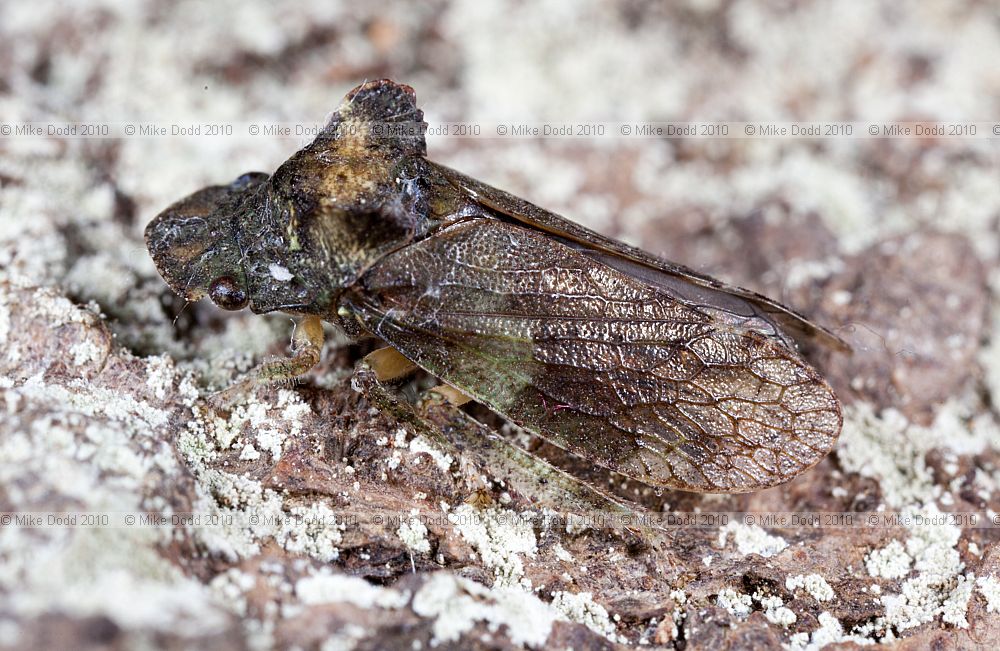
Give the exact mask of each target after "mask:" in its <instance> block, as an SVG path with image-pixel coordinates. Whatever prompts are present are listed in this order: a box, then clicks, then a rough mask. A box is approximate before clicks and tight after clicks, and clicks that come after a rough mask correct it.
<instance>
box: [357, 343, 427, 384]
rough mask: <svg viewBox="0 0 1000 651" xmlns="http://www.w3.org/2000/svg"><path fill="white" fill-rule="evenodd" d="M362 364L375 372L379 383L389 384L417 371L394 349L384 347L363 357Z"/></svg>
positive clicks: (414, 366) (411, 363)
mask: <svg viewBox="0 0 1000 651" xmlns="http://www.w3.org/2000/svg"><path fill="white" fill-rule="evenodd" d="M363 361H364V363H365V364H367V365H368V366H369V368H371V369H372V370H373V371H375V377H376V378H377V379H378V381H379V382H389V381H391V380H396V379H398V378H401V377H403V376H404V375H406V374H407V373H412V372H413V371H415V370H417V365H416V364H414V363H413V362H411V361H410V360H408V359H406V358H405V357H403V355H402V353H400V352H399V351H398V350H396V349H395V348H390V347H388V346H386V347H385V348H379V349H378V350H375V351H372V352H370V353H368V354H367V355H365V358H364V360H363Z"/></svg>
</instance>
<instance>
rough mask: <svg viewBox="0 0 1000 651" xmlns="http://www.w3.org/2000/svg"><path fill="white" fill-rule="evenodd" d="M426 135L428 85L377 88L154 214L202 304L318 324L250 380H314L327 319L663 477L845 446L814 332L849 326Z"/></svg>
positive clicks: (605, 456) (697, 487)
mask: <svg viewBox="0 0 1000 651" xmlns="http://www.w3.org/2000/svg"><path fill="white" fill-rule="evenodd" d="M425 128H426V125H425V123H424V122H423V113H422V112H421V111H420V110H419V109H418V108H417V106H416V98H415V95H414V92H413V90H412V89H411V88H409V87H408V86H403V85H398V84H395V83H393V82H391V81H387V80H381V81H374V82H369V83H366V84H364V85H362V86H359V87H358V88H356V89H354V90H353V91H351V92H350V93H349V94H348V95H347V97H346V99H345V100H344V102H343V104H342V105H341V106H340V108H339V109H338V111H337V112H336V113H335V114H334V115H333V117H332V119H331V120H330V122H329V124H328V125H327V126H326V127H325V130H324V131H323V133H322V134H321V135H320V136H319V137H317V138H316V140H315V141H314V142H312V143H311V144H309V145H308V146H306V147H305V148H304V149H302V150H301V151H299V152H297V153H296V154H295V155H294V156H292V157H291V158H290V159H289V160H287V161H286V162H285V163H284V164H282V165H281V166H280V167H279V168H278V170H277V171H276V172H275V173H274V174H272V175H270V176H268V175H267V174H261V173H251V174H246V175H244V176H241V177H240V178H239V179H237V180H236V181H234V182H233V183H231V184H229V185H227V186H213V187H209V188H205V189H203V190H201V191H199V192H196V193H194V194H193V195H191V196H189V197H187V198H186V199H183V200H181V201H179V202H178V203H176V204H174V205H172V206H170V207H169V208H168V209H167V210H165V211H164V212H163V213H162V214H161V215H159V216H158V217H157V218H156V219H155V220H153V222H152V223H150V225H149V226H148V228H147V230H146V241H147V244H148V247H149V250H150V253H151V254H152V256H153V259H154V260H155V262H156V265H157V268H158V269H159V271H160V274H161V275H162V276H163V278H164V279H165V280H166V281H167V283H168V284H169V285H170V287H171V288H172V289H173V290H174V291H176V292H178V293H180V294H182V295H183V296H184V297H185V298H187V299H188V300H192V301H194V300H198V299H200V298H202V297H203V296H205V295H208V296H209V297H210V298H211V299H212V300H213V301H214V302H215V303H216V304H217V305H218V306H219V307H222V308H223V309H227V310H235V309H242V308H244V307H247V306H249V307H250V308H251V309H252V310H253V311H254V312H257V313H263V312H270V311H274V310H282V311H285V312H288V313H291V314H292V315H295V316H297V317H299V319H300V321H299V324H298V327H297V328H296V335H295V343H296V348H297V352H296V354H295V356H294V357H293V358H291V359H288V360H282V361H279V362H272V363H269V364H265V365H264V366H262V367H261V368H260V369H258V370H257V371H256V372H255V373H254V375H253V376H252V378H251V380H249V382H262V381H263V382H266V381H271V380H276V379H287V378H291V377H295V376H298V375H300V374H302V373H305V372H306V371H308V370H309V369H310V368H311V367H312V366H313V365H315V364H316V363H317V361H318V359H319V353H320V348H321V346H322V341H323V331H322V326H321V320H327V321H334V322H339V323H340V324H341V325H342V326H343V327H344V329H345V330H346V331H347V332H349V333H353V334H355V335H359V336H360V335H371V336H375V337H378V338H380V339H382V340H383V341H385V342H386V343H387V344H388V345H389V346H390V347H391V351H388V352H386V351H382V352H379V353H376V354H375V357H374V358H373V363H374V361H376V360H377V361H378V367H379V368H378V369H377V370H378V372H379V375H380V377H382V378H391V377H394V376H398V375H401V374H402V373H404V372H405V371H407V370H408V369H410V368H412V367H413V366H414V365H415V366H418V367H420V368H423V369H425V370H426V371H428V372H430V373H431V374H433V375H435V376H437V377H438V378H440V379H441V380H442V381H443V382H445V383H446V384H447V385H448V386H449V387H450V388H449V389H447V390H446V393H449V394H450V395H451V396H452V397H453V399H455V401H456V402H461V401H462V400H464V399H466V398H471V399H474V400H477V401H479V402H481V403H482V404H484V405H486V406H488V407H489V408H490V409H492V410H493V411H495V412H496V413H498V414H500V415H502V416H504V417H505V418H507V419H509V420H510V421H513V422H514V423H516V424H518V425H520V426H521V427H523V428H524V429H526V430H528V431H530V432H532V433H534V434H537V435H538V436H541V437H542V438H544V439H546V440H548V441H550V442H552V443H554V444H555V445H557V446H559V447H561V448H564V449H566V450H568V451H570V452H572V453H574V454H577V455H579V456H581V457H584V458H586V459H589V460H591V461H593V462H594V463H596V464H599V465H601V466H603V467H605V468H608V469H611V470H614V471H617V472H620V473H622V474H624V475H627V476H629V477H632V478H634V479H637V480H640V481H642V482H645V483H647V484H651V485H654V486H662V487H669V488H676V489H682V490H689V491H700V492H744V491H752V490H758V489H761V488H765V487H768V486H773V485H775V484H779V483H782V482H785V481H788V480H789V479H791V478H793V477H795V476H796V475H798V474H799V473H801V472H803V471H805V470H806V469H808V468H809V467H811V466H812V465H814V464H815V463H817V462H818V461H819V460H820V459H822V458H823V456H824V455H826V453H827V452H828V451H829V450H830V448H831V447H832V446H833V444H834V442H835V441H836V439H837V436H838V435H839V433H840V429H841V424H842V416H841V409H840V404H839V402H838V401H837V398H836V396H835V395H834V393H833V391H832V390H831V389H830V387H829V385H828V384H827V383H826V382H825V381H824V379H823V378H822V377H821V376H820V375H819V373H817V372H816V370H815V369H813V368H812V367H811V366H810V365H809V364H807V363H806V362H805V361H804V360H803V359H802V357H801V356H800V354H799V353H798V351H797V348H796V343H795V341H796V340H803V339H811V340H814V341H818V342H821V343H823V344H827V345H831V346H833V347H836V348H844V347H845V346H844V344H843V343H842V342H841V341H840V340H839V339H838V338H837V337H836V336H834V335H833V334H831V333H830V332H828V331H827V330H825V329H823V328H821V327H819V326H817V325H814V324H812V323H810V322H809V321H808V320H806V319H805V318H804V317H802V316H800V315H798V314H797V313H795V312H793V311H792V310H790V309H788V308H786V307H784V306H782V305H780V304H778V303H776V302H775V301H772V300H771V299H768V298H766V297H764V296H761V295H759V294H755V293H753V292H750V291H747V290H744V289H740V288H737V287H732V286H729V285H726V284H724V283H721V282H719V281H717V280H714V279H712V278H709V277H707V276H703V275H701V274H698V273H696V272H694V271H692V270H690V269H688V268H686V267H682V266H680V265H677V264H674V263H672V262H668V261H665V260H661V259H659V258H657V257H655V256H652V255H650V254H648V253H645V252H643V251H641V250H639V249H635V248H632V247H629V246H627V245H625V244H622V243H620V242H617V241H615V240H611V239H609V238H606V237H603V236H601V235H599V234H597V233H595V232H593V231H590V230H588V229H586V228H583V227H582V226H578V225H577V224H574V223H573V222H570V221H567V220H566V219H563V218H562V217H560V216H558V215H555V214H553V213H550V212H548V211H546V210H543V209H542V208H539V207H537V206H535V205H532V204H531V203H529V202H527V201H525V200H523V199H519V198H517V197H515V196H513V195H510V194H508V193H506V192H503V191H501V190H498V189H496V188H493V187H490V186H488V185H486V184H483V183H480V182H479V181H476V180H475V179H472V178H469V177H468V176H465V175H463V174H461V173H459V172H456V171H454V170H452V169H449V168H447V167H444V166H442V165H438V164H436V163H433V162H431V161H429V160H427V159H426V158H425V153H426V149H425V142H424V135H423V134H424V129H425ZM245 387H246V383H244V385H243V388H245Z"/></svg>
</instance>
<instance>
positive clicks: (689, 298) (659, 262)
mask: <svg viewBox="0 0 1000 651" xmlns="http://www.w3.org/2000/svg"><path fill="white" fill-rule="evenodd" d="M429 165H431V166H432V167H434V168H435V169H436V170H437V171H438V173H439V174H440V175H441V176H442V177H443V178H446V179H448V180H449V181H450V182H451V183H452V185H454V186H455V187H456V188H458V190H459V191H461V192H462V193H464V194H465V195H466V196H468V197H469V198H470V199H472V200H473V201H475V202H477V203H479V204H480V205H481V206H483V207H484V208H487V209H489V210H491V211H494V212H495V213H498V214H500V215H503V216H506V217H508V218H510V219H513V220H515V221H517V222H520V223H522V224H524V225H526V226H529V227H531V228H534V229H538V230H541V231H544V232H546V233H548V234H550V235H553V236H555V237H559V238H562V239H564V240H565V241H566V242H567V243H570V244H571V245H572V246H575V247H577V248H581V249H582V250H585V251H586V252H587V254H588V255H591V256H593V257H595V258H597V259H600V260H601V261H602V262H603V263H604V264H608V265H610V266H614V267H617V268H619V269H621V268H623V267H624V268H627V269H625V272H626V273H628V274H630V275H639V276H644V277H645V278H646V279H647V281H649V282H651V283H653V284H657V285H659V286H660V287H661V288H662V289H663V290H664V291H666V292H667V293H670V294H672V295H673V296H674V297H676V298H678V299H679V300H681V301H683V302H686V303H688V304H689V305H692V306H695V307H699V308H701V309H705V308H708V309H712V306H723V307H724V309H726V310H727V311H729V312H731V313H732V314H742V315H743V316H744V317H745V318H747V319H748V320H756V321H757V327H758V329H761V330H762V331H764V332H765V333H766V334H768V335H769V336H772V337H778V338H781V337H783V336H784V333H783V332H782V330H784V331H786V332H788V333H790V334H792V335H794V336H795V337H797V338H798V339H800V340H814V341H818V342H820V343H822V344H823V345H825V346H828V347H830V348H833V349H835V350H840V351H842V352H849V351H850V349H851V348H850V346H849V345H848V344H847V342H845V341H844V340H843V339H841V338H840V337H838V336H837V335H835V334H833V333H832V332H830V331H829V330H827V329H826V328H824V327H822V326H820V325H817V324H815V323H813V322H812V321H810V320H809V319H807V318H805V317H804V316H802V315H801V314H799V313H798V312H796V311H795V310H792V309H790V308H788V307H786V306H784V305H782V304H781V303H778V302H777V301H774V300H772V299H770V298H768V297H766V296H763V295H761V294H758V293H756V292H753V291H750V290H748V289H743V288H742V287H736V286H733V285H728V284H726V283H723V282H720V281H718V280H716V279H715V278H712V277H710V276H706V275H704V274H700V273H698V272H697V271H695V270H693V269H690V268H688V267H685V266H683V265H679V264H676V263H674V262H669V261H667V260H663V259H662V258H658V257H656V256H654V255H650V254H649V253H646V252H645V251H643V250H642V249H637V248H635V247H632V246H628V245H626V244H623V243H621V242H618V241H617V240H613V239H611V238H608V237H605V236H603V235H601V234H600V233H597V232H594V231H592V230H590V229H589V228H584V227H583V226H580V225H579V224H576V223H574V222H571V221H569V220H568V219H564V218H563V217H560V216H559V215H556V214H554V213H551V212H549V211H547V210H544V209H542V208H539V207H538V206H536V205H534V204H532V203H530V202H528V201H525V200H524V199H521V198H520V197H516V196H514V195H512V194H510V193H508V192H504V191H503V190H499V189H497V188H494V187H492V186H490V185H487V184H485V183H483V182H481V181H477V180H476V179H474V178H472V177H470V176H466V175H465V174H462V173H461V172H457V171H455V170H453V169H451V168H448V167H445V166H443V165H439V164H437V163H433V162H429ZM767 323H770V324H776V325H777V326H780V327H777V328H773V329H769V328H768V327H767V325H766V324H767ZM762 325H763V328H761V326H762ZM786 343H787V340H786Z"/></svg>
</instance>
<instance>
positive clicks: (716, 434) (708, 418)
mask: <svg viewBox="0 0 1000 651" xmlns="http://www.w3.org/2000/svg"><path fill="white" fill-rule="evenodd" d="M344 305H345V307H347V308H348V309H349V310H350V311H351V312H353V313H354V314H355V315H356V317H357V318H358V319H359V320H360V321H361V323H362V325H363V326H364V327H365V328H366V329H368V330H369V331H371V332H372V333H373V334H375V335H377V336H379V337H381V338H382V339H384V340H385V341H386V342H388V343H389V344H390V345H392V346H393V347H394V348H396V349H398V350H399V351H400V352H401V353H402V354H403V355H405V356H406V357H408V358H409V359H411V360H412V361H413V362H415V363H416V364H418V365H419V366H421V367H423V368H424V369H426V370H428V371H429V372H431V373H433V374H434V375H436V376H438V377H440V378H441V379H443V380H444V381H446V382H448V383H449V384H451V385H453V386H455V387H457V388H459V389H461V390H462V391H463V392H465V393H466V394H468V395H470V396H472V397H473V398H475V399H476V400H478V401H480V402H482V403H484V404H485V405H487V406H489V407H490V408H491V409H493V410H494V411H496V412H497V413H499V414H501V415H503V416H505V417H506V418H508V419H510V420H511V421H513V422H515V423H517V424H518V425H521V426H522V427H524V428H525V429H527V430H529V431H531V432H534V433H537V434H539V435H540V436H542V437H543V438H545V439H547V440H549V441H551V442H552V443H554V444H556V445H558V446H560V447H562V448H565V449H567V450H569V451H571V452H573V453H575V454H577V455H580V456H582V457H584V458H587V459H590V460H592V461H593V462H595V463H597V464H600V465H602V466H604V467H606V468H610V469H612V470H615V471H618V472H621V473H623V474H625V475H628V476H629V477H633V478H635V479H638V480H641V481H643V482H646V483H649V484H653V485H659V486H666V487H672V488H678V489H683V490H694V491H701V492H743V491H750V490H757V489H760V488H764V487H767V486H772V485H774V484H778V483H781V482H783V481H787V480H788V479H790V478H792V477H793V476H795V475H797V474H798V473H800V472H802V471H803V470H805V469H806V468H808V467H810V466H812V465H813V464H815V463H816V462H818V461H819V460H820V459H821V458H822V457H823V456H824V455H825V454H826V453H827V452H828V451H829V450H830V448H831V447H832V446H833V444H834V442H835V440H836V438H837V436H838V434H839V432H840V426H841V414H840V405H839V403H838V402H837V399H836V397H835V396H834V394H833V392H832V391H831V389H830V387H829V386H828V385H827V384H826V383H825V382H824V381H823V380H822V379H821V378H820V377H819V376H818V375H817V373H816V372H815V371H814V370H813V369H812V368H811V367H809V366H808V365H807V364H805V363H804V362H803V361H802V359H801V358H799V357H798V355H797V354H795V353H794V352H793V351H792V350H791V349H789V348H786V347H784V346H782V345H781V344H780V342H777V341H775V340H774V339H771V338H768V337H766V336H763V335H761V334H760V333H757V332H754V331H750V330H746V329H743V328H741V327H738V326H734V325H733V324H731V323H727V322H725V321H723V320H720V319H718V318H716V317H714V316H710V315H707V314H705V313H703V312H700V311H699V310H696V309H692V308H691V307H689V306H687V305H685V304H683V303H681V302H679V301H677V300H675V299H674V298H672V297H670V296H669V295H667V294H666V293H664V292H662V291H660V290H659V289H658V288H656V287H654V286H651V285H650V284H648V283H645V282H643V281H642V280H641V279H636V278H633V277H631V276H629V275H627V274H625V273H622V272H621V271H619V270H617V269H615V268H613V267H609V266H607V265H604V264H601V263H600V262H599V261H598V260H595V259H594V258H592V257H589V256H587V255H584V254H583V253H581V252H580V251H579V250H577V249H574V248H573V247H570V246H567V245H564V244H560V243H559V242H556V241H554V240H552V239H550V238H548V237H546V236H545V235H544V234H541V233H539V232H537V231H534V230H530V229H527V228H524V227H521V226H518V225H515V224H509V223H504V222H500V221H496V220H488V219H476V220H471V221H467V222H464V223H461V224H458V225H455V226H452V227H449V228H446V229H444V230H442V231H441V232H439V233H438V234H436V235H435V236H433V237H431V238H428V239H426V240H423V241H421V242H419V243H417V244H414V245H411V246H409V247H406V248H404V249H402V250H400V251H398V252H396V253H394V254H392V255H391V256H389V257H387V258H386V259H385V260H384V261H382V262H380V263H379V264H378V265H377V266H376V267H375V268H373V269H372V270H370V271H369V273H368V274H367V275H366V276H365V277H364V278H363V279H362V285H361V287H359V288H357V289H356V290H353V291H351V292H349V293H348V294H347V295H346V296H345V298H344Z"/></svg>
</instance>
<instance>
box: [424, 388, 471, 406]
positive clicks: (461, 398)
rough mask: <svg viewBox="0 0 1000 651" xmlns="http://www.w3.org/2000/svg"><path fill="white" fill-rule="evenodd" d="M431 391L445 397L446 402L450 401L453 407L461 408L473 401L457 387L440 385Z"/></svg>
mask: <svg viewBox="0 0 1000 651" xmlns="http://www.w3.org/2000/svg"><path fill="white" fill-rule="evenodd" d="M431 391H433V392H434V393H436V394H438V395H440V396H441V397H443V398H444V399H445V400H447V401H448V404H450V405H452V406H453V407H461V406H462V405H464V404H465V403H467V402H469V401H470V400H472V398H470V397H469V396H467V395H465V394H464V393H462V392H461V391H459V390H458V389H456V388H455V387H453V386H450V385H447V384H439V385H437V386H436V387H434V388H433V389H431Z"/></svg>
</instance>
